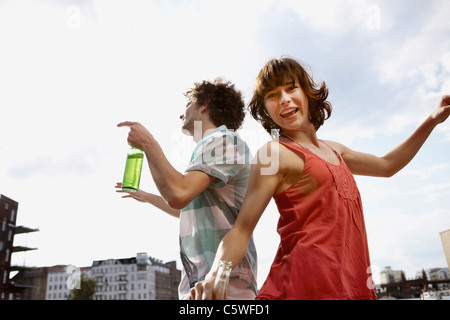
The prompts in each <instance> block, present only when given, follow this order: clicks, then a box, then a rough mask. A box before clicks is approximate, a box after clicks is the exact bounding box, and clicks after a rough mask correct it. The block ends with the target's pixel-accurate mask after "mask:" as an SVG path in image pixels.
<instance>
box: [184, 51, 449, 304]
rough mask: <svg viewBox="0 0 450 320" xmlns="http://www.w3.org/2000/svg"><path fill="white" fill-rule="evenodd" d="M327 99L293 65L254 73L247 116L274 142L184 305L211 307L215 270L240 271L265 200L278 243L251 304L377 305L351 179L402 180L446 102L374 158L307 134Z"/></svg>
mask: <svg viewBox="0 0 450 320" xmlns="http://www.w3.org/2000/svg"><path fill="white" fill-rule="evenodd" d="M327 96H328V89H327V87H326V86H325V84H324V83H322V84H321V85H320V86H319V85H317V84H316V83H314V81H313V79H312V78H311V76H310V75H309V74H308V73H307V72H306V71H305V69H304V68H303V67H302V65H301V64H300V63H299V62H297V61H296V60H294V59H291V58H283V59H274V60H271V61H269V62H268V63H267V64H266V65H265V66H264V67H263V69H262V70H261V71H260V73H259V75H258V77H257V79H256V86H255V92H254V95H253V98H252V101H251V103H250V110H251V113H252V116H253V117H254V118H255V119H256V120H258V121H260V122H261V124H262V125H263V127H264V128H265V129H266V130H267V131H268V132H271V131H272V130H276V131H278V133H279V136H278V139H276V140H274V141H271V142H269V143H268V144H266V145H265V146H263V147H262V148H261V149H260V150H259V151H258V154H257V156H256V161H255V162H254V165H252V168H251V171H250V179H249V185H248V191H247V195H246V197H245V200H244V204H243V205H242V207H241V212H240V214H239V217H238V219H237V221H236V224H235V225H234V227H233V228H232V230H231V231H230V232H228V234H227V235H226V236H225V237H224V239H223V240H222V242H221V244H220V246H219V249H218V251H217V254H216V258H215V262H214V264H213V266H212V268H211V270H210V272H209V273H208V275H207V276H206V278H205V280H204V281H202V282H199V283H197V285H196V286H195V288H193V289H192V290H191V299H209V298H211V297H212V286H213V282H214V279H215V275H216V273H217V266H218V263H219V261H220V260H227V261H231V262H232V264H233V266H234V265H237V264H238V263H239V261H240V259H241V258H242V257H243V255H244V253H245V249H246V247H247V244H248V241H249V239H250V236H251V234H252V232H253V229H254V228H255V226H256V224H257V222H258V220H259V218H260V216H261V214H262V213H263V211H264V209H265V208H266V206H267V204H268V203H269V201H270V199H271V198H272V197H273V198H274V200H275V203H276V205H277V207H278V210H279V212H280V219H279V222H278V233H279V234H280V238H281V242H280V245H279V248H278V251H277V254H276V257H275V260H274V262H273V264H272V266H271V269H270V272H269V275H268V277H267V280H266V281H265V283H264V285H263V286H262V288H261V289H260V291H259V294H258V296H257V299H376V295H375V292H374V290H373V286H372V283H370V281H369V279H371V272H370V258H369V251H368V245H367V237H366V230H365V225H364V217H363V212H362V204H361V198H360V194H359V191H358V188H357V186H356V183H355V180H354V178H353V175H352V174H359V175H368V176H378V177H390V176H392V175H394V174H395V173H396V172H398V171H399V170H401V169H402V168H403V167H404V166H406V165H407V164H408V162H409V161H411V159H412V158H413V157H414V156H415V154H416V153H417V152H418V151H419V149H420V147H421V146H422V145H423V143H424V142H425V140H426V139H427V138H428V136H429V134H430V133H431V132H432V130H433V129H434V127H435V126H436V125H437V124H439V123H441V122H443V121H445V120H446V119H447V117H448V116H449V114H450V106H449V105H450V96H444V97H443V98H442V99H441V101H440V102H439V104H438V106H437V107H436V108H435V110H434V111H433V112H432V114H431V115H430V116H429V117H428V118H427V119H426V120H425V121H424V122H423V123H422V124H421V125H420V126H419V127H418V128H417V129H416V130H415V131H414V133H413V134H412V135H411V136H410V137H409V138H408V139H406V140H405V141H404V142H403V143H401V144H400V145H398V146H397V147H396V148H394V149H393V150H391V151H390V152H388V153H387V154H386V155H384V156H383V157H377V156H374V155H370V154H365V153H360V152H356V151H353V150H351V149H349V148H347V147H345V146H344V145H342V144H339V143H337V142H332V141H323V140H320V139H318V137H317V134H316V131H317V130H318V129H319V127H320V126H321V125H322V124H323V123H324V121H325V119H327V118H328V117H329V116H330V114H331V105H330V104H329V103H328V102H327V101H326V99H327ZM267 155H270V158H269V159H270V161H267ZM274 164H275V166H274ZM269 167H270V168H273V167H277V168H278V170H268V169H269Z"/></svg>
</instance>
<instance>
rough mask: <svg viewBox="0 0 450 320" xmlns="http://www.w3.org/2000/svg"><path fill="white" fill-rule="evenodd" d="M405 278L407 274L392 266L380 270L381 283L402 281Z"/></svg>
mask: <svg viewBox="0 0 450 320" xmlns="http://www.w3.org/2000/svg"><path fill="white" fill-rule="evenodd" d="M402 280H405V274H404V272H403V271H401V270H392V269H391V267H389V266H388V267H384V270H383V271H381V272H380V284H387V283H393V282H400V281H402Z"/></svg>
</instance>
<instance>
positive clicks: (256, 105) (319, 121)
mask: <svg viewBox="0 0 450 320" xmlns="http://www.w3.org/2000/svg"><path fill="white" fill-rule="evenodd" d="M287 79H289V80H290V81H294V82H296V83H298V84H299V85H300V87H301V88H302V89H303V91H304V92H305V94H306V96H307V98H308V107H309V120H310V121H311V122H312V123H313V125H314V128H315V129H316V131H317V130H318V129H319V128H320V126H321V125H323V123H324V121H325V120H326V119H328V118H329V117H330V115H331V111H332V107H331V103H329V102H328V101H326V99H327V97H328V88H327V86H326V85H325V82H322V83H320V84H317V83H315V82H314V80H313V78H312V76H311V75H310V74H309V73H308V72H307V71H306V70H305V68H304V67H303V66H302V64H301V63H300V62H298V61H296V60H295V59H292V58H288V57H283V58H276V59H272V60H270V61H269V62H267V63H266V64H265V66H264V67H263V68H262V69H261V71H260V72H259V74H258V77H257V78H256V83H255V91H254V93H253V97H252V100H251V101H250V104H249V109H250V113H251V115H252V116H253V118H254V119H255V120H257V121H259V122H261V124H262V126H263V127H264V129H266V131H267V132H269V133H271V130H274V129H275V130H279V131H280V134H281V133H282V132H281V127H280V126H279V125H277V124H276V123H275V122H274V121H273V120H272V119H271V118H270V117H269V115H268V114H267V111H266V108H265V105H264V97H265V95H266V94H267V93H268V92H269V91H272V90H273V89H275V88H277V87H279V86H282V85H283V84H284V83H286V80H287Z"/></svg>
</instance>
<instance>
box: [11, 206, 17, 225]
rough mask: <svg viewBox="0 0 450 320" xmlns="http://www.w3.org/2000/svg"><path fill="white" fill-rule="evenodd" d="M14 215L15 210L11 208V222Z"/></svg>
mask: <svg viewBox="0 0 450 320" xmlns="http://www.w3.org/2000/svg"><path fill="white" fill-rule="evenodd" d="M15 217H16V210H15V209H12V210H11V222H14V218H15Z"/></svg>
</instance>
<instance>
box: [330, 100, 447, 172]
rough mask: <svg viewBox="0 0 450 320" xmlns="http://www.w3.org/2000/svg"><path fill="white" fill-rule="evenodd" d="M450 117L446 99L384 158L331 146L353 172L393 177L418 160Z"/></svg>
mask: <svg viewBox="0 0 450 320" xmlns="http://www.w3.org/2000/svg"><path fill="white" fill-rule="evenodd" d="M449 115H450V96H443V97H442V98H441V100H440V101H439V103H438V105H437V106H436V108H435V109H434V111H433V112H432V113H431V115H430V116H428V117H427V118H426V119H425V121H424V122H423V123H422V124H421V125H420V126H419V127H418V128H417V129H416V130H415V131H414V132H413V133H412V134H411V135H410V136H409V137H408V138H407V139H406V140H405V141H403V142H402V143H400V144H399V145H398V146H397V147H395V148H394V149H392V150H391V151H389V152H388V153H387V154H386V155H384V156H382V157H377V156H374V155H371V154H367V153H362V152H357V151H353V150H351V149H350V148H347V147H345V146H343V145H341V144H339V143H336V142H330V144H331V145H332V146H333V147H334V148H335V149H336V150H338V151H339V152H340V153H341V155H342V157H343V158H344V160H345V163H346V164H347V166H348V167H349V168H350V170H351V171H352V173H354V174H359V175H367V176H377V177H391V176H393V175H394V174H396V173H397V172H398V171H400V170H401V169H403V168H404V167H405V166H406V165H407V164H408V163H409V162H410V161H411V160H412V159H413V158H414V157H415V155H416V154H417V152H418V151H419V150H420V148H421V147H422V145H423V144H424V143H425V141H426V140H427V138H428V137H429V135H430V134H431V132H432V131H433V129H434V128H435V127H436V126H437V125H438V124H439V123H441V122H444V121H445V120H446V119H447V118H448V116H449Z"/></svg>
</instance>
